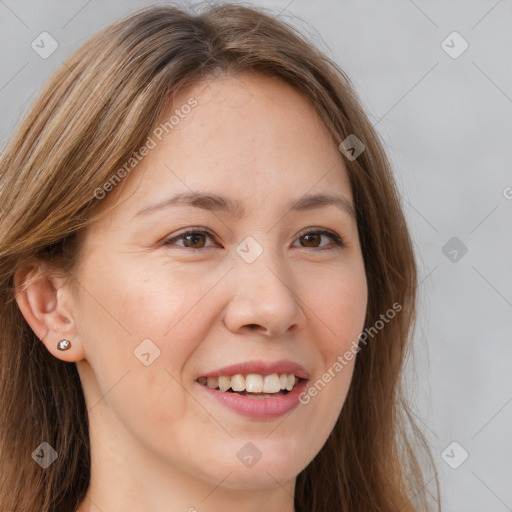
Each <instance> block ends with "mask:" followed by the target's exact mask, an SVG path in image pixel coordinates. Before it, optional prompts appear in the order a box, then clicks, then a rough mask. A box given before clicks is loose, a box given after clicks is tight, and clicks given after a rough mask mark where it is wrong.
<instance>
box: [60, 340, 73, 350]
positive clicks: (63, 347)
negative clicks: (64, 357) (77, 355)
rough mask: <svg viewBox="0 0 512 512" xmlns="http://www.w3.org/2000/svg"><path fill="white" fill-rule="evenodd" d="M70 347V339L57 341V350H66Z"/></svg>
mask: <svg viewBox="0 0 512 512" xmlns="http://www.w3.org/2000/svg"><path fill="white" fill-rule="evenodd" d="M70 347H71V341H69V340H60V341H59V343H57V349H58V350H67V349H68V348H70Z"/></svg>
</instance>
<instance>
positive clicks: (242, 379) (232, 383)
mask: <svg viewBox="0 0 512 512" xmlns="http://www.w3.org/2000/svg"><path fill="white" fill-rule="evenodd" d="M302 380H304V379H301V378H299V377H297V376H296V375H294V374H292V373H290V374H286V373H282V374H278V373H273V374H271V375H258V374H254V373H252V374H248V375H242V374H236V375H231V376H230V375H221V376H219V377H199V379H197V382H199V384H202V385H203V386H208V387H209V388H211V389H215V390H218V391H222V392H225V393H235V394H238V395H242V396H246V397H249V398H274V397H278V396H282V395H286V394H288V393H289V392H290V391H292V389H294V388H295V386H296V385H297V384H298V383H299V382H300V381H302Z"/></svg>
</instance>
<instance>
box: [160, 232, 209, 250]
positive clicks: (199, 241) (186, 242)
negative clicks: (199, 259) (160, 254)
mask: <svg viewBox="0 0 512 512" xmlns="http://www.w3.org/2000/svg"><path fill="white" fill-rule="evenodd" d="M208 238H210V239H212V238H213V236H212V235H211V234H210V233H208V232H207V231H199V230H196V231H193V230H189V231H186V232H184V233H181V234H180V235H178V236H175V237H173V238H168V239H167V240H164V242H163V244H164V245H177V246H178V247H181V248H184V249H207V248H208V246H207V245H206V240H207V239H208ZM179 242H183V243H179Z"/></svg>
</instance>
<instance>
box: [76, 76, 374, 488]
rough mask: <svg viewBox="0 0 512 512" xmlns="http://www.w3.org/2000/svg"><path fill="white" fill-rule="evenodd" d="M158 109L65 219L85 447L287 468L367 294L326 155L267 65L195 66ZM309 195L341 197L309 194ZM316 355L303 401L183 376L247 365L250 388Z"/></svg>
mask: <svg viewBox="0 0 512 512" xmlns="http://www.w3.org/2000/svg"><path fill="white" fill-rule="evenodd" d="M191 98H194V99H195V101H197V104H195V101H194V100H191ZM186 104H189V105H193V106H192V107H191V108H187V107H184V108H182V106H183V105H186ZM176 109H177V110H178V113H176V112H175V110H176ZM173 114H174V115H175V118H173V121H172V122H171V124H168V125H167V131H168V132H169V133H168V134H167V133H166V132H165V130H162V129H160V130H159V131H156V132H153V134H152V135H151V137H152V140H153V142H154V143H155V147H152V148H149V149H148V151H147V155H146V156H145V157H144V158H143V159H142V160H141V162H140V163H139V164H138V165H137V166H136V167H135V168H134V169H133V170H131V171H130V172H129V174H128V175H127V176H126V177H125V178H124V180H123V182H122V184H121V185H118V186H117V188H116V189H115V190H114V191H113V192H110V194H109V195H107V197H105V199H102V201H101V204H100V206H99V210H100V211H102V210H104V209H105V208H107V206H108V207H109V208H110V207H112V206H115V207H114V208H113V209H112V210H111V211H110V212H109V213H106V214H105V216H104V217H100V218H99V219H98V220H96V221H95V222H93V223H92V224H91V225H90V226H89V227H88V228H87V229H86V230H85V231H84V232H83V234H82V237H81V242H82V245H81V252H80V260H79V263H80V264H79V266H78V267H77V270H76V274H75V277H76V279H77V281H78V282H79V283H80V285H81V286H77V287H76V291H75V292H74V293H75V295H74V296H73V304H74V308H75V309H74V311H75V322H76V337H75V342H81V344H82V345H83V350H84V352H85V359H84V360H82V361H79V362H78V363H77V367H78V371H79V374H80V378H81V381H82V385H83V387H84V392H85V396H86V400H87V405H88V409H89V410H90V411H89V414H90V428H91V442H92V446H93V454H94V453H95V452H94V450H95V448H94V447H95V444H96V445H97V444H98V443H100V440H101V444H102V447H103V448H105V450H107V451H108V454H109V456H110V457H117V458H118V459H119V460H121V459H122V460H123V461H124V463H125V464H128V465H129V463H130V462H131V463H132V464H138V465H139V466H138V469H139V470H142V466H141V464H142V462H141V461H143V460H144V461H145V462H144V464H146V463H148V464H149V462H148V461H152V462H151V463H152V465H153V466H155V464H157V465H159V466H160V468H164V467H165V468H168V469H169V468H170V470H174V471H176V473H177V474H178V473H180V474H186V475H188V476H189V477H195V478H199V479H201V480H206V481H207V482H210V483H212V484H215V485H217V484H219V482H221V481H222V484H221V485H222V486H225V487H228V488H246V489H248V488H258V487H259V488H261V487H270V486H275V485H277V484H276V482H280V483H281V484H283V485H285V486H288V485H293V481H294V480H293V479H294V478H295V476H296V475H297V474H298V473H299V472H300V471H301V470H302V469H304V467H305V466H306V465H307V464H308V463H309V462H310V461H311V460H312V459H313V457H314V456H315V455H316V454H317V453H318V451H319V450H320V448H321V447H322V445H323V444H324V443H325V441H326V439H327V437H328V435H329V433H330V432H331V430H332V429H333V427H334V425H335V422H336V420H337V418H338V416H339V414H340V411H341V409H342V406H343V403H344V400H345V397H346V394H347V390H348V387H349V384H350V380H351V376H352V370H353V364H354V360H351V361H348V363H347V364H346V365H345V366H344V367H343V369H342V370H341V371H340V370H339V365H338V366H337V365H335V363H336V362H337V361H338V356H343V354H344V353H345V352H346V351H347V350H349V349H350V348H351V346H353V341H354V340H357V338H358V334H359V333H360V332H361V330H362V329H363V322H364V316H365V311H366V304H367V284H366V278H365V272H364V265H363V258H362V254H361V248H360V245H359V240H358V231H357V224H356V219H355V217H354V216H353V214H352V213H351V211H350V210H351V208H350V206H351V205H352V204H353V203H352V194H351V188H350V184H349V179H348V176H347V171H346V169H345V166H344V162H343V157H342V155H341V154H340V153H339V151H338V149H337V147H336V144H335V143H334V142H333V141H332V139H331V137H330V135H329V133H328V131H327V129H326V128H325V126H324V125H323V123H322V122H321V120H320V118H319V117H318V116H317V114H316V113H315V112H314V110H313V108H312V107H311V106H310V105H309V104H308V103H307V102H306V101H305V100H304V99H303V98H302V97H301V96H300V95H299V94H298V93H297V92H295V91H294V90H293V89H292V88H291V87H290V86H288V85H286V84H284V83H283V82H281V81H279V80H277V79H273V78H268V77H263V76H259V75H253V74H242V75H238V76H237V77H224V78H217V79H212V80H211V81H209V82H208V83H206V82H202V83H201V84H197V85H194V86H192V87H189V88H188V89H183V90H182V91H181V92H180V93H179V94H178V95H177V96H176V98H175V103H174V105H173V106H172V108H169V111H168V112H167V113H166V115H165V116H164V117H163V118H162V122H163V123H164V122H165V121H168V120H169V119H170V117H171V116H172V115H173ZM176 119H179V121H178V122H176ZM170 126H171V127H172V129H171V128H169V127H170ZM155 128H157V127H155ZM155 133H158V134H160V136H159V137H157V136H156V135H155ZM160 138H161V140H160ZM148 145H149V146H153V144H152V143H149V144H148ZM142 153H145V151H142ZM179 194H184V195H186V198H188V200H187V201H185V200H183V201H182V202H178V201H176V200H175V199H173V198H176V196H177V195H179ZM203 195H207V196H212V197H214V198H215V199H211V198H203V197H202V196H203ZM318 195H329V196H332V197H335V198H338V199H339V200H340V201H339V202H338V203H336V202H330V203H328V204H325V203H324V202H322V201H318V198H317V200H315V199H312V200H308V198H310V197H311V196H318ZM221 196H222V198H223V199H220V197H221ZM183 197H185V196H182V198H183ZM190 197H191V198H190ZM187 203H188V204H187ZM344 203H345V206H344ZM294 204H295V205H296V207H294V206H293V205H294ZM227 206H229V208H228V207H227ZM234 206H236V208H234ZM190 228H193V229H192V231H193V232H194V233H195V234H188V235H186V234H185V235H184V231H185V230H187V229H190ZM308 232H310V233H309V234H307V233H308ZM329 232H330V233H333V235H334V236H333V237H331V235H329ZM336 237H340V238H341V239H342V241H343V244H344V245H342V246H340V245H337V244H336V239H337V238H336ZM251 363H254V366H251ZM238 365H245V366H240V367H238V368H237V366H238ZM294 365H295V366H294ZM227 367H233V368H228V369H225V368H227ZM299 367H300V368H302V370H300V369H299ZM335 367H336V368H337V369H338V371H333V368H335ZM329 369H331V377H330V379H324V381H325V383H324V384H322V385H321V386H319V389H321V390H320V391H318V392H317V394H316V396H314V397H311V399H310V400H309V403H307V404H303V403H301V402H299V399H298V392H297V390H296V391H291V392H290V393H289V394H286V395H281V396H273V397H269V398H251V397H244V396H242V395H241V394H240V393H239V394H237V393H233V392H232V391H226V392H224V391H221V390H213V389H210V388H208V386H205V385H204V384H203V383H202V382H204V379H200V378H201V377H207V376H210V377H212V376H216V375H217V376H218V375H219V370H221V371H220V374H223V375H224V376H226V377H230V378H231V377H232V376H234V375H236V374H242V375H244V377H245V376H246V375H248V374H255V375H261V376H262V379H259V378H258V377H257V376H251V377H250V378H248V379H247V382H246V385H247V386H253V385H254V386H255V387H253V388H250V389H252V390H254V392H257V391H258V389H259V388H258V384H259V382H260V380H261V382H263V381H264V380H265V379H264V377H265V376H267V375H272V374H277V375H278V376H280V375H281V374H283V373H284V374H299V376H302V377H303V378H304V377H307V382H306V383H304V382H302V381H299V385H300V388H299V390H300V391H305V390H306V389H307V388H308V387H310V386H312V385H313V384H314V383H315V382H316V381H318V380H319V379H321V378H322V375H323V374H324V373H325V372H327V371H329ZM301 372H304V373H301ZM198 379H199V380H198ZM218 380H219V381H222V383H224V385H225V384H226V383H229V384H232V385H234V386H236V385H237V384H234V382H235V381H236V382H238V385H243V379H240V377H233V379H231V380H230V379H228V380H226V379H224V378H223V379H218ZM294 380H295V379H292V381H294ZM327 380H329V382H327ZM283 382H285V381H283ZM215 383H216V381H215V379H210V384H212V385H213V384H215ZM280 383H281V377H279V383H277V385H278V386H279V385H280ZM266 385H267V386H269V385H270V386H272V385H274V386H275V385H276V378H275V376H274V377H269V378H267V379H266ZM265 389H266V390H270V389H271V387H265ZM279 389H280V388H279ZM252 396H254V395H252ZM302 396H304V395H302ZM230 399H231V400H230ZM226 400H227V402H225V401H226ZM303 401H304V402H305V401H306V400H303ZM232 402H234V403H235V405H234V406H233V403H232ZM228 403H231V405H228ZM101 457H102V455H101V451H100V450H99V449H97V452H96V455H94V456H93V464H94V463H96V462H97V461H98V460H100V459H101ZM212 488H213V486H212Z"/></svg>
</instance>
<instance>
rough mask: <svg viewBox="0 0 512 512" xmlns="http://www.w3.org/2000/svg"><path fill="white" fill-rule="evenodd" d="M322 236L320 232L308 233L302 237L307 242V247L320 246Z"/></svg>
mask: <svg viewBox="0 0 512 512" xmlns="http://www.w3.org/2000/svg"><path fill="white" fill-rule="evenodd" d="M321 236H322V235H319V234H318V233H308V234H306V235H302V236H301V237H300V239H301V240H302V241H304V242H305V244H306V245H305V247H318V245H319V244H320V239H321Z"/></svg>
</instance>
